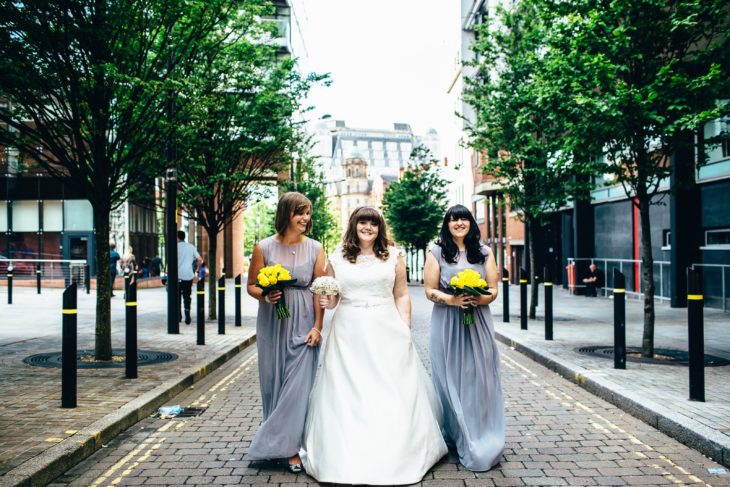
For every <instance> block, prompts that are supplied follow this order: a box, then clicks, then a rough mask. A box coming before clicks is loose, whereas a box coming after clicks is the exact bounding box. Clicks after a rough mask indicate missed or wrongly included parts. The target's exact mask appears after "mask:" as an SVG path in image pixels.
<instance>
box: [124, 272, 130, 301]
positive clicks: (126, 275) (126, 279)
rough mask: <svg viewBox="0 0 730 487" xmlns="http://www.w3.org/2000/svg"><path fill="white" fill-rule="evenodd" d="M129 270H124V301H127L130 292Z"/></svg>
mask: <svg viewBox="0 0 730 487" xmlns="http://www.w3.org/2000/svg"><path fill="white" fill-rule="evenodd" d="M129 277H130V276H129V269H124V300H125V301H126V300H127V293H128V292H129Z"/></svg>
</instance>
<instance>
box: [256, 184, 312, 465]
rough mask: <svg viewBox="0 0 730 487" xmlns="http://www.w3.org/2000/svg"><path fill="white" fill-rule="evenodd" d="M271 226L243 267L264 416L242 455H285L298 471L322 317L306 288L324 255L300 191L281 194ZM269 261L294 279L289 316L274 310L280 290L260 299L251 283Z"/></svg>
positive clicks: (288, 297)
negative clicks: (252, 308)
mask: <svg viewBox="0 0 730 487" xmlns="http://www.w3.org/2000/svg"><path fill="white" fill-rule="evenodd" d="M274 226H275V228H276V234H275V235H273V236H271V237H268V238H265V239H264V240H262V241H260V242H259V243H258V244H257V245H256V247H254V250H253V256H252V257H251V265H250V267H249V270H248V286H247V287H248V294H250V295H251V296H252V297H254V298H256V299H258V300H259V310H258V317H257V319H256V345H257V348H258V355H259V382H260V385H261V402H262V403H263V407H264V420H263V422H262V423H261V426H260V427H259V429H258V431H257V432H256V435H255V436H254V438H253V440H252V441H251V446H250V447H249V449H248V459H249V460H271V459H282V458H288V460H289V461H288V468H289V471H291V472H292V473H299V472H301V471H302V461H301V459H300V458H299V449H300V448H301V446H302V445H301V439H302V432H303V431H304V419H305V417H306V413H307V402H308V398H309V393H310V390H311V389H312V384H313V382H314V375H315V372H316V370H317V358H318V356H319V346H318V345H319V342H320V340H321V339H322V335H321V330H322V318H323V316H324V312H323V310H322V308H321V307H319V306H315V305H314V304H315V303H314V300H315V298H316V297H315V296H314V295H312V293H311V292H309V289H308V288H309V285H310V284H311V282H312V280H313V279H314V278H316V277H319V276H322V275H324V267H325V254H324V250H323V249H322V245H321V244H320V243H319V242H317V241H316V240H312V239H310V238H307V236H306V233H307V232H309V231H310V230H311V228H312V203H311V202H310V201H309V200H308V199H307V197H306V196H304V195H303V194H301V193H296V192H289V193H285V194H284V195H282V197H281V199H280V200H279V204H278V206H277V208H276V219H275V223H274ZM274 264H281V265H282V266H284V268H286V269H288V270H289V272H290V273H291V276H292V278H294V279H297V282H296V284H294V286H292V287H289V288H286V289H285V290H284V295H285V298H286V306H287V307H288V308H289V311H290V312H291V317H290V318H286V319H283V320H280V319H278V318H277V316H276V310H275V309H274V304H275V303H276V302H277V301H278V300H279V299H281V295H282V293H281V291H272V292H271V293H269V294H268V295H267V296H265V297H264V296H263V294H262V290H261V288H259V287H257V286H256V277H257V276H258V273H259V270H261V268H262V267H265V266H269V265H274Z"/></svg>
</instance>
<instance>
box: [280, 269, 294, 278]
mask: <svg viewBox="0 0 730 487" xmlns="http://www.w3.org/2000/svg"><path fill="white" fill-rule="evenodd" d="M279 280H282V281H290V280H291V274H289V271H288V270H286V269H282V270H281V271H279Z"/></svg>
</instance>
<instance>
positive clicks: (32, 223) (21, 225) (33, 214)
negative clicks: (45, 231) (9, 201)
mask: <svg viewBox="0 0 730 487" xmlns="http://www.w3.org/2000/svg"><path fill="white" fill-rule="evenodd" d="M38 229H39V227H38V202H37V201H21V200H18V201H13V232H37V231H38Z"/></svg>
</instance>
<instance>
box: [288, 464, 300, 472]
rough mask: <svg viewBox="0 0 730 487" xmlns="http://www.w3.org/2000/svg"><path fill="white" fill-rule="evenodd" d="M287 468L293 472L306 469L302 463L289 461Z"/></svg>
mask: <svg viewBox="0 0 730 487" xmlns="http://www.w3.org/2000/svg"><path fill="white" fill-rule="evenodd" d="M287 468H288V469H289V471H290V472H291V473H302V472H303V471H304V467H302V464H301V463H289V464H287Z"/></svg>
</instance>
